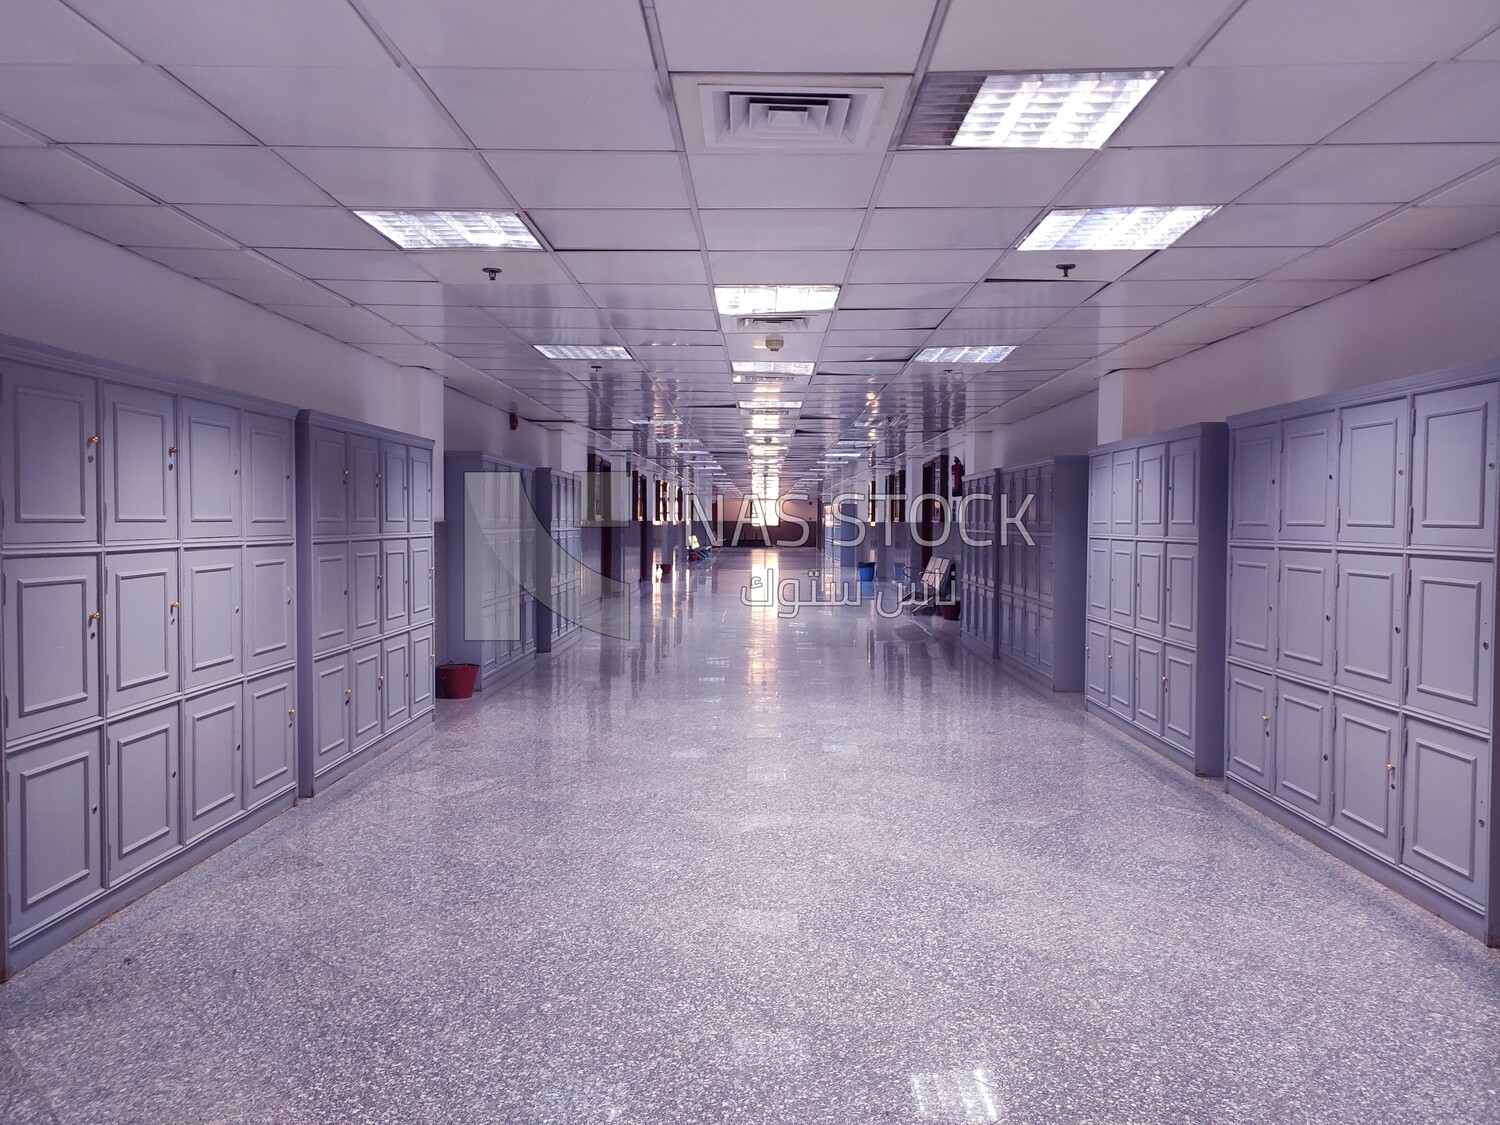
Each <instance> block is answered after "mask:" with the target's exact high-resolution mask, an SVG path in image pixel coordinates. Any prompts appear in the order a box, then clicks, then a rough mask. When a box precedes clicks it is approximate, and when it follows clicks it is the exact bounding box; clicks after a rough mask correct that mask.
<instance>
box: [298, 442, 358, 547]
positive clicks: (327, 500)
mask: <svg viewBox="0 0 1500 1125" xmlns="http://www.w3.org/2000/svg"><path fill="white" fill-rule="evenodd" d="M307 463H308V477H309V481H308V495H309V498H310V504H311V516H310V525H309V527H310V530H311V532H312V534H313V536H314V537H315V538H319V539H326V538H338V539H342V538H343V537H344V536H346V535H348V534H349V493H350V488H349V476H350V473H349V457H348V452H347V450H346V449H345V436H344V433H343V431H342V430H334V429H329V428H328V427H326V426H312V427H310V428H309V438H308V459H307Z"/></svg>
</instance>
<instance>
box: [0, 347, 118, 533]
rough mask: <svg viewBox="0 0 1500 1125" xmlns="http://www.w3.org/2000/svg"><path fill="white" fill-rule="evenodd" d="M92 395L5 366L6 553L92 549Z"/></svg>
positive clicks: (0, 400) (95, 427)
mask: <svg viewBox="0 0 1500 1125" xmlns="http://www.w3.org/2000/svg"><path fill="white" fill-rule="evenodd" d="M95 391H96V384H95V382H94V380H93V379H86V378H84V377H82V376H79V375H67V374H64V373H63V372H61V371H41V370H37V369H35V368H28V367H21V366H18V365H12V364H7V365H6V367H5V369H4V380H3V388H0V404H3V407H4V419H5V421H4V425H5V441H4V442H3V443H0V466H3V471H4V474H5V480H4V487H5V505H4V517H5V522H4V526H3V533H4V542H5V544H6V545H7V546H12V547H15V546H22V545H27V544H38V543H59V544H63V543H97V542H98V539H99V463H98V462H99V457H98V450H99V442H100V440H101V435H100V433H99V410H98V405H97V403H96V400H95Z"/></svg>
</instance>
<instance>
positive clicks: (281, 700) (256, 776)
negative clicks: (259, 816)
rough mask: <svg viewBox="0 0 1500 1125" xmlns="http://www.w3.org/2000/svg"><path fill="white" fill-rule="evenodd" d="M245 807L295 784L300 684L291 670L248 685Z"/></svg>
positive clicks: (248, 682)
mask: <svg viewBox="0 0 1500 1125" xmlns="http://www.w3.org/2000/svg"><path fill="white" fill-rule="evenodd" d="M245 746H246V751H245V755H244V758H245V781H244V787H245V805H246V807H247V808H254V807H255V806H256V805H259V804H261V803H262V802H264V801H267V800H269V799H270V798H272V797H274V796H276V795H277V794H278V793H284V792H286V791H287V790H289V789H291V788H292V786H293V785H295V784H296V780H297V775H296V769H297V685H296V682H295V676H294V674H293V673H292V672H291V671H283V672H272V673H271V674H270V675H269V676H262V677H260V678H259V679H256V680H247V681H246V682H245Z"/></svg>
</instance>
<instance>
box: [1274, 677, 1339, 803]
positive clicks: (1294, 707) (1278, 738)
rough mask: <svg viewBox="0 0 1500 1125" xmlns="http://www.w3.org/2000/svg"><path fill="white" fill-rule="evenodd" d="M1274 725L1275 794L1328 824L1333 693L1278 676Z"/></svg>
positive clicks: (1330, 792)
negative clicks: (1280, 678) (1279, 678)
mask: <svg viewBox="0 0 1500 1125" xmlns="http://www.w3.org/2000/svg"><path fill="white" fill-rule="evenodd" d="M1274 729H1275V732H1276V734H1275V743H1276V762H1275V770H1276V774H1275V776H1276V788H1275V794H1276V796H1277V797H1279V798H1280V799H1281V800H1283V801H1285V802H1286V803H1287V804H1288V805H1290V806H1292V807H1293V808H1296V809H1300V810H1301V811H1302V812H1304V813H1306V814H1307V815H1308V816H1310V817H1312V818H1313V819H1314V820H1316V821H1318V822H1319V823H1321V824H1327V823H1328V822H1329V819H1330V818H1331V816H1332V811H1333V796H1332V791H1333V762H1332V757H1333V697H1332V696H1331V695H1329V694H1328V692H1326V691H1320V690H1319V689H1317V688H1312V687H1307V686H1305V685H1303V684H1296V683H1292V682H1291V681H1289V680H1278V681H1277V683H1276V722H1275V728H1274Z"/></svg>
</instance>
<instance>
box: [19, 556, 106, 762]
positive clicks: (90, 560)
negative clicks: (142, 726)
mask: <svg viewBox="0 0 1500 1125" xmlns="http://www.w3.org/2000/svg"><path fill="white" fill-rule="evenodd" d="M98 565H99V564H98V561H97V560H96V559H95V558H94V556H92V555H83V556H74V555H54V556H51V557H48V558H34V559H10V560H8V561H7V562H6V563H5V601H6V607H5V668H6V685H5V734H6V740H7V741H8V742H14V741H15V740H16V739H18V738H24V737H27V736H28V735H33V734H39V733H41V732H42V731H45V730H48V729H50V728H53V727H60V726H64V725H65V724H67V723H73V722H78V721H80V720H83V719H89V718H93V717H94V716H96V715H98V714H99V704H100V696H101V693H100V690H99V621H98V620H97V617H98V615H99V613H100V606H99V577H98V569H97V568H98Z"/></svg>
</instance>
